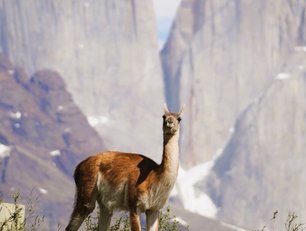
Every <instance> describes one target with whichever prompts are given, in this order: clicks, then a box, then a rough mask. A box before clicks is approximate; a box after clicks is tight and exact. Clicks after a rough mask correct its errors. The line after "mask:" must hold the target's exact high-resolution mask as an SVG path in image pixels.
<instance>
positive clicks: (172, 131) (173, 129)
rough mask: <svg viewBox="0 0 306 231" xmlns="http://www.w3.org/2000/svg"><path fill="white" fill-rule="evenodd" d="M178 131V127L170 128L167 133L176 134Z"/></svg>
mask: <svg viewBox="0 0 306 231" xmlns="http://www.w3.org/2000/svg"><path fill="white" fill-rule="evenodd" d="M176 132H177V129H175V128H168V129H167V130H166V134H168V135H175V133H176Z"/></svg>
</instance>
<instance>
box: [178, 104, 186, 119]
mask: <svg viewBox="0 0 306 231" xmlns="http://www.w3.org/2000/svg"><path fill="white" fill-rule="evenodd" d="M185 107H186V104H183V106H182V107H181V110H180V111H179V113H178V115H179V117H181V116H182V113H183V111H184V110H185Z"/></svg>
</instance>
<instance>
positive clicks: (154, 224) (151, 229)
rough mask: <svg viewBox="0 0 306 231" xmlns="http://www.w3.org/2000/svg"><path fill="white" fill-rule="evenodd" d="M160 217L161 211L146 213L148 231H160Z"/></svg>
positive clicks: (148, 211)
mask: <svg viewBox="0 0 306 231" xmlns="http://www.w3.org/2000/svg"><path fill="white" fill-rule="evenodd" d="M158 216H159V211H154V210H147V211H146V222H147V231H158Z"/></svg>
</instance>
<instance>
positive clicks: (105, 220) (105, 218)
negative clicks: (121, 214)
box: [98, 200, 113, 231]
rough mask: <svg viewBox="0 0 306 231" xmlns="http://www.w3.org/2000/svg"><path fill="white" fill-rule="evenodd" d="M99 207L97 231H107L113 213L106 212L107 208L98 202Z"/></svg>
mask: <svg viewBox="0 0 306 231" xmlns="http://www.w3.org/2000/svg"><path fill="white" fill-rule="evenodd" d="M98 203H99V207H100V216H99V223H98V230H99V231H108V230H109V227H110V224H111V219H112V216H113V213H112V212H111V211H108V209H107V208H105V206H104V205H103V204H102V203H101V202H100V200H98Z"/></svg>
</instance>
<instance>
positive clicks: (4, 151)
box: [0, 143, 11, 158]
mask: <svg viewBox="0 0 306 231" xmlns="http://www.w3.org/2000/svg"><path fill="white" fill-rule="evenodd" d="M10 155H11V148H10V147H9V146H6V145H4V144H1V143H0V158H5V157H9V156H10Z"/></svg>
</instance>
